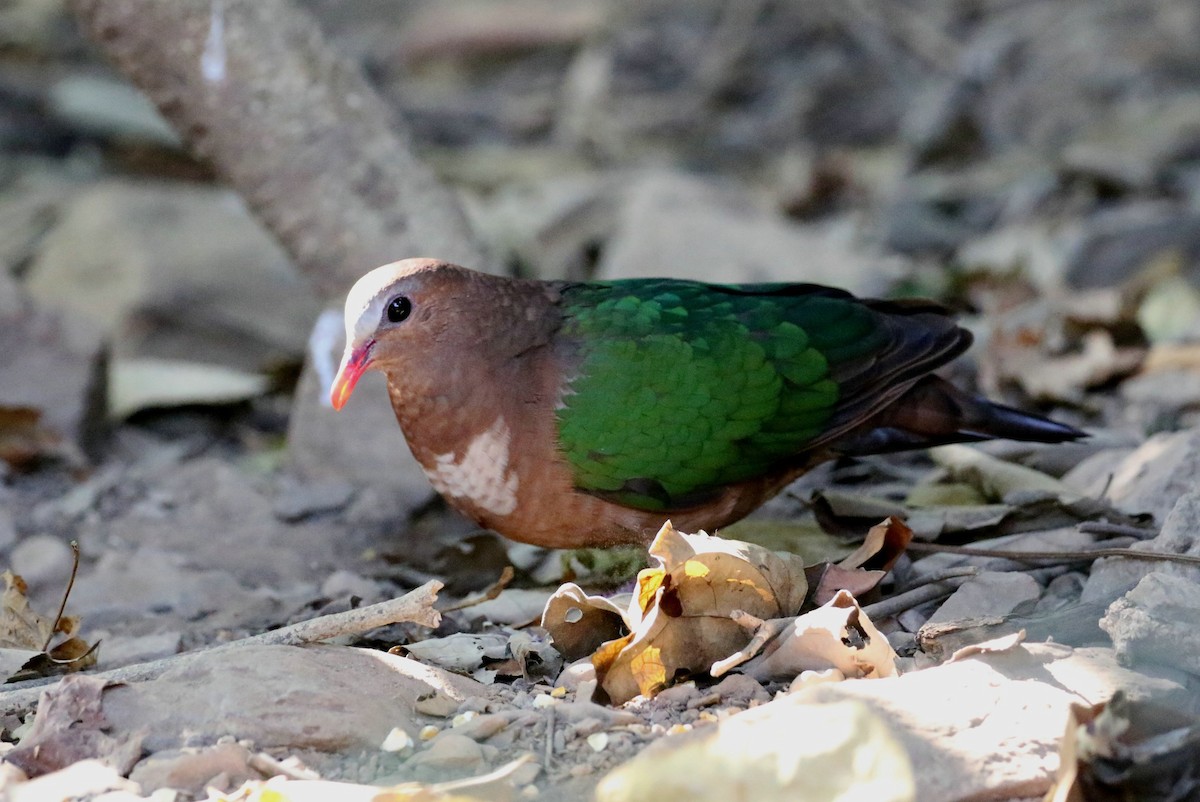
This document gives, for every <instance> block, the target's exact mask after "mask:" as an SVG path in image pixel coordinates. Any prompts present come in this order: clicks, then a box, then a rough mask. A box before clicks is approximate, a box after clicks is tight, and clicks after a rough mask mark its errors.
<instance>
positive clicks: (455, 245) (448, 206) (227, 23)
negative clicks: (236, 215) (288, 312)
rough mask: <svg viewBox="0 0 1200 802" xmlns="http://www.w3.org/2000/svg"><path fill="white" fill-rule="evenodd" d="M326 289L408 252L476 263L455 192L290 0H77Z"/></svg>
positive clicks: (124, 64) (98, 35)
mask: <svg viewBox="0 0 1200 802" xmlns="http://www.w3.org/2000/svg"><path fill="white" fill-rule="evenodd" d="M72 7H73V9H74V11H75V13H76V15H77V16H78V17H79V19H80V20H81V21H82V23H83V26H84V28H85V30H86V31H87V33H88V34H89V35H90V36H91V37H92V38H93V39H94V40H95V41H96V42H98V43H99V44H100V46H101V47H102V48H103V49H104V51H105V52H106V53H107V54H108V56H109V57H110V58H112V59H113V60H114V61H115V62H116V63H117V65H118V66H119V67H120V69H121V70H122V71H123V72H124V73H125V75H126V76H127V77H128V78H129V79H130V80H131V81H132V82H133V83H134V84H136V85H137V86H138V87H139V88H140V89H141V90H142V91H144V92H145V93H146V94H147V95H149V97H150V98H151V99H152V100H153V101H154V103H155V104H156V105H157V106H158V108H159V109H160V110H161V111H162V113H163V114H164V115H165V116H166V117H167V119H168V120H169V121H170V122H171V123H172V124H173V125H174V126H175V128H176V129H177V130H178V131H179V133H180V135H181V136H182V137H183V138H184V140H185V141H186V142H187V143H188V145H189V146H190V147H191V148H192V149H193V150H194V151H195V152H196V154H197V155H198V156H200V157H201V158H204V159H207V160H208V161H209V162H211V163H212V164H213V165H214V167H215V168H216V170H217V172H218V173H219V174H220V175H221V176H222V177H223V178H224V180H225V181H226V182H227V183H228V184H229V185H230V186H231V187H232V188H234V189H235V190H237V191H238V192H239V193H241V195H242V196H243V197H244V198H245V199H246V201H247V202H248V203H249V205H250V207H251V208H252V209H253V210H254V212H255V213H256V214H257V215H258V217H259V218H260V219H261V220H262V222H263V223H264V224H265V225H266V227H267V228H268V229H269V230H270V231H272V232H273V233H274V234H275V236H276V237H278V238H279V240H280V242H282V243H283V245H284V247H285V248H286V249H287V250H288V251H289V252H290V253H291V255H292V257H293V259H294V260H295V262H296V264H297V266H298V267H299V269H300V270H301V272H302V273H303V274H304V275H305V276H307V277H308V279H309V280H310V281H311V282H312V283H313V284H314V286H315V287H316V288H317V290H318V291H319V292H320V293H321V294H322V295H323V296H324V297H325V298H326V299H333V298H338V297H340V296H341V295H343V294H344V293H345V292H346V290H347V289H349V287H350V285H351V284H352V283H353V282H354V280H355V279H357V278H358V277H359V276H360V275H362V274H363V273H365V272H366V271H368V270H370V269H371V268H373V267H376V266H378V265H380V264H384V263H386V262H391V261H395V260H396V259H401V258H405V257H410V256H437V257H441V258H445V259H449V260H451V261H455V262H459V263H462V264H467V265H471V266H474V267H484V265H483V255H482V253H481V251H480V249H479V247H478V246H477V245H476V243H475V241H474V239H473V238H472V234H471V232H470V230H469V228H468V225H467V222H466V220H465V218H464V216H463V214H462V210H461V208H460V207H459V205H458V203H457V201H456V199H455V198H454V196H453V195H452V194H451V193H450V191H449V190H448V189H447V188H446V187H444V186H442V185H441V184H440V183H439V182H438V180H437V178H436V177H435V176H434V175H433V173H432V172H431V171H430V170H429V168H427V167H426V166H425V165H424V164H422V163H421V162H420V161H418V160H417V158H416V157H415V156H414V155H413V153H412V151H411V149H410V148H409V146H408V143H407V142H406V140H405V138H404V137H402V136H401V135H398V133H397V131H396V130H395V128H394V119H393V118H392V117H391V116H390V115H389V113H388V111H387V109H386V106H385V104H384V102H383V101H382V100H381V99H380V98H379V97H378V96H377V95H376V93H375V91H374V90H373V89H372V88H371V87H370V86H369V85H368V84H367V82H366V80H365V79H364V78H363V76H362V74H361V73H360V72H359V70H358V69H357V67H356V66H355V65H353V64H351V63H348V62H346V61H345V60H343V59H342V58H340V57H339V56H338V54H337V53H335V52H334V50H333V49H332V47H331V46H330V45H329V43H328V42H327V41H325V39H324V37H323V35H322V33H321V31H320V30H319V28H318V27H317V24H316V22H315V20H313V19H312V18H310V17H309V15H308V14H307V13H306V12H304V11H302V10H301V9H299V8H297V7H296V6H294V5H293V4H292V3H291V2H289V0H72Z"/></svg>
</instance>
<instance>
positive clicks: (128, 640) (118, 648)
mask: <svg viewBox="0 0 1200 802" xmlns="http://www.w3.org/2000/svg"><path fill="white" fill-rule="evenodd" d="M95 639H96V640H98V641H103V642H104V646H103V648H101V649H100V668H101V669H105V670H107V669H110V668H115V667H117V666H126V665H130V664H131V663H146V662H149V661H151V660H157V659H159V658H161V657H170V656H171V655H173V654H178V652H179V650H180V647H181V646H182V645H183V639H182V638H181V636H180V634H179V633H178V632H156V633H154V634H152V635H139V636H135V637H130V636H126V635H105V636H100V635H99V633H97V635H96V637H95Z"/></svg>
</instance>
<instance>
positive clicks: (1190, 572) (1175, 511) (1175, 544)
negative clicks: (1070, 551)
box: [1080, 441, 1200, 603]
mask: <svg viewBox="0 0 1200 802" xmlns="http://www.w3.org/2000/svg"><path fill="white" fill-rule="evenodd" d="M1152 442H1153V441H1152ZM1140 450H1141V449H1139V451H1140ZM1135 456H1136V455H1135ZM1164 457H1165V454H1164ZM1160 459H1163V457H1160ZM1195 481H1196V479H1195V475H1194V474H1193V475H1191V477H1190V484H1192V486H1193V487H1194V486H1195ZM1129 548H1131V549H1135V550H1137V551H1147V552H1158V553H1161V554H1190V555H1193V556H1198V557H1200V491H1196V490H1191V491H1189V492H1187V493H1185V494H1184V495H1182V496H1180V498H1179V500H1178V501H1177V502H1176V503H1175V506H1174V507H1172V508H1171V512H1170V514H1169V515H1167V517H1166V520H1164V521H1163V523H1162V529H1161V530H1160V531H1159V533H1158V535H1157V536H1155V537H1153V538H1151V539H1150V540H1143V541H1138V542H1136V543H1134V544H1133V545H1131V546H1130V547H1129ZM1155 572H1157V573H1162V574H1169V575H1172V576H1178V577H1184V578H1186V579H1187V580H1188V581H1191V582H1200V567H1197V566H1194V565H1179V564H1175V563H1165V562H1156V561H1153V560H1127V559H1121V558H1119V557H1112V558H1107V559H1103V560H1099V561H1097V562H1096V564H1095V565H1094V566H1093V567H1092V572H1091V574H1090V575H1089V576H1088V579H1087V583H1086V584H1085V585H1084V586H1083V592H1082V594H1081V596H1080V599H1081V601H1084V602H1091V601H1098V602H1102V603H1108V602H1110V601H1113V600H1115V599H1117V597H1119V596H1121V595H1123V594H1125V593H1126V592H1127V591H1129V590H1131V589H1132V588H1133V587H1134V586H1135V585H1137V584H1138V583H1139V582H1141V581H1142V579H1143V577H1145V576H1146V575H1148V574H1151V573H1155Z"/></svg>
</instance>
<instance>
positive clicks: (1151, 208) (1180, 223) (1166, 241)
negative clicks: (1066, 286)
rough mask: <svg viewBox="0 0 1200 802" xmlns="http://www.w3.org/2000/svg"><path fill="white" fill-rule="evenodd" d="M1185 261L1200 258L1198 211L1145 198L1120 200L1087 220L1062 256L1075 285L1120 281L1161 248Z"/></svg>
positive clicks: (1107, 284)
mask: <svg viewBox="0 0 1200 802" xmlns="http://www.w3.org/2000/svg"><path fill="white" fill-rule="evenodd" d="M1168 253H1171V254H1174V253H1177V254H1179V256H1180V257H1181V258H1182V259H1183V260H1184V262H1185V263H1188V262H1195V261H1196V260H1197V259H1200V215H1198V214H1196V213H1194V212H1185V211H1179V210H1178V209H1175V208H1174V207H1170V206H1165V205H1160V204H1153V203H1146V204H1141V205H1129V206H1123V207H1121V208H1119V209H1116V210H1114V211H1111V212H1105V213H1103V214H1099V215H1096V216H1095V217H1093V218H1092V219H1091V220H1089V221H1088V222H1087V224H1086V226H1085V227H1084V229H1083V231H1082V232H1081V234H1080V236H1079V238H1078V240H1077V241H1076V242H1075V244H1074V245H1073V247H1071V249H1070V251H1069V253H1068V255H1067V257H1066V279H1067V281H1068V282H1069V283H1070V284H1071V285H1072V286H1075V287H1081V288H1089V287H1114V286H1119V285H1120V284H1122V283H1123V282H1125V281H1127V280H1128V279H1130V278H1131V277H1133V276H1134V275H1136V274H1137V272H1138V271H1139V270H1141V269H1142V268H1145V267H1146V266H1148V265H1149V264H1150V263H1151V262H1152V261H1153V260H1155V259H1156V258H1159V257H1161V256H1163V255H1164V254H1168Z"/></svg>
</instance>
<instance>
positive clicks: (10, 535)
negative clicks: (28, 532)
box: [0, 506, 17, 551]
mask: <svg viewBox="0 0 1200 802" xmlns="http://www.w3.org/2000/svg"><path fill="white" fill-rule="evenodd" d="M16 542H17V525H16V523H15V522H13V517H12V513H11V512H9V511H8V508H7V507H4V506H0V551H8V550H9V549H10V548H12V547H13V546H14V545H15V544H16Z"/></svg>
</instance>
